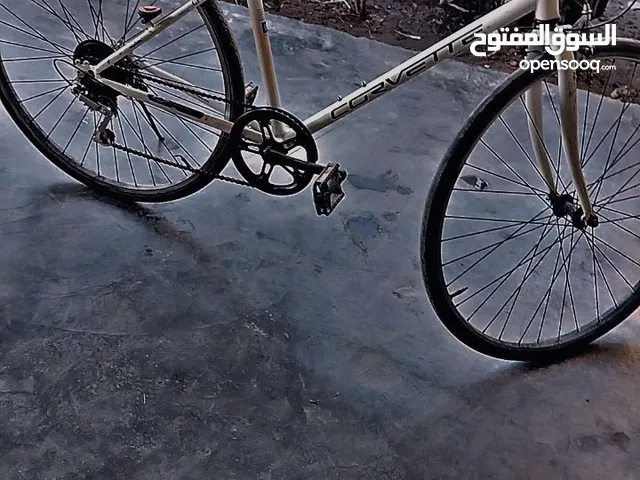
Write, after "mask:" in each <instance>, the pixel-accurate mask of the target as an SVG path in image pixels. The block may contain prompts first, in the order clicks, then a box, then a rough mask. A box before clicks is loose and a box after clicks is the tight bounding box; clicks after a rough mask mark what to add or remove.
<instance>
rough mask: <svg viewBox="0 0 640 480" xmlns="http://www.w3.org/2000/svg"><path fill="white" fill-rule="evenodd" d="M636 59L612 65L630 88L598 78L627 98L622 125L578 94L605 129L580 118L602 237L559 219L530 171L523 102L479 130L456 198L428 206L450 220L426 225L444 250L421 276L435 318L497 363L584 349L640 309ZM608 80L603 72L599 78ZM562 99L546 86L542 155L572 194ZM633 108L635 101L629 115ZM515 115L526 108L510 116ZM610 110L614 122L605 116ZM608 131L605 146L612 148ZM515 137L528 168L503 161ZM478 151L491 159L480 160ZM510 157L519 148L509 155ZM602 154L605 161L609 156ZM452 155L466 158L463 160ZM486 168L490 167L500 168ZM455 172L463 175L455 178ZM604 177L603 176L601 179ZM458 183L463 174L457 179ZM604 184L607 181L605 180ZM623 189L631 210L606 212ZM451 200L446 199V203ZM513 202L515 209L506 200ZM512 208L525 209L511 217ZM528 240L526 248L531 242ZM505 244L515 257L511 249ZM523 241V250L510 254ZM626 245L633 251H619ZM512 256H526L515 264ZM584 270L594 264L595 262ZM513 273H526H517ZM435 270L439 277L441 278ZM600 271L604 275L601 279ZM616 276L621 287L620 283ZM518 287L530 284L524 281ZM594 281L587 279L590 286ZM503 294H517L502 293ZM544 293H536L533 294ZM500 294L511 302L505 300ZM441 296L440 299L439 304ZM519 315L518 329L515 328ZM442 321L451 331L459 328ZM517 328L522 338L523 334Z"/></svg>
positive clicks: (586, 94)
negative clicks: (581, 344)
mask: <svg viewBox="0 0 640 480" xmlns="http://www.w3.org/2000/svg"><path fill="white" fill-rule="evenodd" d="M636 51H637V48H636ZM606 57H607V55H606V54H604V53H602V54H598V57H597V58H600V59H601V60H603V61H604V60H605V58H606ZM594 58H595V57H594ZM639 60H640V58H639V57H638V56H637V55H635V54H634V55H626V58H617V59H616V60H615V65H616V67H617V69H618V70H617V71H618V72H620V71H621V70H626V71H628V75H627V77H626V79H627V81H626V82H625V84H624V85H621V84H618V85H614V84H612V83H607V81H606V80H600V85H601V86H602V87H603V88H605V89H606V93H607V94H608V95H611V93H612V92H613V95H614V96H617V97H618V99H619V100H625V101H621V102H620V107H619V109H620V111H621V112H622V113H623V115H619V116H617V117H616V119H615V120H614V121H611V120H612V119H611V118H609V117H611V111H612V110H611V106H610V105H608V103H609V102H610V101H607V104H606V107H607V108H603V106H602V105H603V104H604V103H605V102H604V101H603V102H602V103H600V102H598V101H595V102H594V99H593V92H592V91H589V90H587V91H583V92H582V93H581V101H580V103H579V105H580V109H579V112H580V115H581V116H583V117H585V118H586V120H590V119H594V118H595V119H600V120H603V119H604V120H607V121H609V125H607V127H606V128H604V129H602V132H601V134H600V135H598V132H600V130H599V129H598V128H597V127H596V128H594V129H592V128H591V127H592V126H593V122H589V121H587V122H584V120H583V122H581V125H580V126H579V130H580V148H581V150H582V151H583V152H586V155H585V156H584V157H583V158H584V162H585V164H586V165H585V173H586V177H587V181H588V183H589V185H590V192H591V193H592V195H593V196H594V197H595V199H596V201H595V202H594V203H595V205H596V212H598V213H599V215H601V220H602V224H601V225H600V226H599V227H597V228H595V229H592V228H587V230H585V231H579V230H576V229H575V228H573V227H572V226H571V227H569V226H567V223H568V222H567V221H566V219H565V218H558V217H556V216H555V215H553V213H552V212H551V210H550V207H549V206H548V203H547V202H545V201H544V197H545V195H546V193H547V192H546V191H545V189H544V188H543V187H544V184H543V183H542V179H541V176H540V174H539V172H538V171H536V169H534V168H533V167H532V166H531V164H529V160H531V161H532V162H535V157H534V155H533V151H532V149H531V147H530V143H531V142H530V141H528V134H527V125H526V122H527V118H528V116H529V115H530V113H527V109H526V105H525V104H524V101H523V100H520V98H518V97H516V100H514V102H512V103H511V104H510V105H509V106H508V107H506V108H505V110H504V111H502V113H501V115H500V116H499V117H497V119H496V120H495V121H494V123H493V124H491V125H489V126H488V127H487V128H486V129H485V130H484V131H483V132H482V135H481V139H480V140H479V141H478V142H477V143H476V144H475V145H473V146H471V151H470V154H469V155H468V156H466V157H465V155H464V154H462V157H463V159H464V160H463V161H464V164H463V165H462V168H461V171H460V173H459V175H458V176H457V180H456V182H455V190H453V191H451V188H452V185H450V184H449V185H447V187H446V189H445V190H448V193H446V194H444V193H442V191H441V193H440V196H441V197H442V198H431V201H432V203H434V204H437V205H438V206H437V207H436V206H434V207H432V209H431V210H430V213H429V215H431V216H434V218H435V217H437V216H438V212H436V209H438V208H439V207H441V206H442V204H444V205H446V208H447V217H446V218H445V219H438V220H436V222H440V221H441V222H442V227H441V229H440V228H436V227H433V225H434V223H433V222H429V225H431V226H432V227H433V230H437V234H438V235H439V238H440V240H441V247H440V245H438V246H437V247H436V251H437V253H434V254H430V253H429V252H428V251H426V252H425V269H429V263H431V264H433V262H434V261H436V263H437V265H438V267H437V269H433V268H431V269H430V272H431V273H426V274H425V275H426V278H425V279H426V280H427V284H428V287H429V288H430V294H431V297H432V300H433V301H434V305H436V306H437V310H439V311H438V313H439V314H440V315H441V316H442V317H449V318H451V315H453V318H455V320H454V321H455V322H456V323H457V324H458V325H464V327H463V329H464V330H465V331H466V332H467V333H466V334H465V333H460V331H459V329H458V332H457V333H458V336H459V338H460V337H461V336H463V337H464V336H466V338H468V335H469V333H471V335H473V336H474V337H476V339H478V340H480V342H483V343H484V344H485V345H487V346H489V345H490V347H487V348H486V349H485V350H492V351H493V353H494V354H495V351H496V350H495V349H496V348H497V349H501V350H502V352H501V353H500V355H501V356H505V357H512V356H514V355H515V356H518V355H517V354H516V353H517V352H527V351H528V352H529V353H531V351H533V350H538V351H548V350H549V349H559V348H562V347H566V346H568V345H569V344H572V343H575V342H576V341H579V340H581V339H588V338H589V337H590V336H591V337H593V336H594V335H595V336H598V332H599V331H600V330H602V328H604V326H605V325H607V324H611V323H612V322H616V321H617V320H619V319H621V318H624V317H625V316H627V315H628V314H630V313H632V311H633V308H634V306H635V305H636V304H637V302H638V295H637V294H636V291H637V287H638V286H639V285H638V284H637V279H638V278H640V262H638V261H636V260H635V258H638V257H634V255H633V254H631V255H630V254H629V250H630V249H629V246H628V245H629V244H630V243H631V242H630V239H631V240H633V241H634V242H637V241H638V240H640V236H639V235H638V233H636V232H637V230H638V229H639V228H640V225H637V221H638V217H637V216H636V215H635V214H631V213H630V212H634V211H638V210H637V206H639V205H638V198H640V190H639V189H637V188H636V187H635V184H636V183H637V182H633V180H638V179H640V173H638V172H640V167H639V166H638V165H637V164H636V162H634V161H633V158H634V157H633V156H634V152H636V153H635V155H637V152H638V149H639V148H640V145H638V143H640V127H639V128H637V129H636V128H635V125H636V124H637V122H635V124H633V126H630V122H633V119H634V118H636V119H637V118H640V113H639V112H640V106H639V105H637V103H640V102H639V99H638V97H639V96H638V90H637V89H638V87H640V81H639V80H640V79H639V78H638V77H639V76H640V72H638V68H637V62H638V61H639ZM623 62H627V64H629V62H632V64H633V65H632V66H623V65H622V63H623ZM608 63H611V62H608ZM604 75H605V76H606V73H604ZM602 76H603V73H602V72H601V73H600V77H601V78H602ZM609 78H611V75H609ZM589 80H593V78H591V79H589V78H583V79H582V84H583V86H585V87H586V86H587V83H588V81H589ZM627 84H628V85H629V86H631V87H633V90H629V91H627V92H626V93H625V91H624V87H625V86H626V85H627ZM591 85H593V82H591ZM554 89H555V87H554V86H553V85H552V84H551V83H550V82H548V81H547V82H545V83H544V84H543V96H544V99H543V102H544V104H545V105H546V106H548V105H551V108H548V109H546V110H545V117H544V118H545V132H544V135H545V140H546V142H545V144H546V146H547V148H546V150H547V152H548V154H549V156H550V158H551V159H552V163H553V165H554V170H556V171H560V177H561V181H560V182H559V184H561V185H560V190H563V188H562V187H563V186H562V183H564V184H565V185H569V181H568V180H569V177H568V168H567V166H566V163H564V162H565V160H564V158H565V157H564V152H562V146H561V145H560V141H559V137H560V134H559V129H558V130H557V132H553V131H551V129H552V128H554V127H556V128H557V125H558V123H557V118H558V117H557V115H558V103H557V97H556V95H557V94H556V93H554ZM616 90H617V91H616ZM519 93H522V92H519ZM624 95H626V97H625V98H623V97H624ZM588 99H591V100H588ZM629 100H631V101H632V102H634V103H632V104H631V105H629V103H630V102H629ZM554 105H555V107H554ZM514 106H515V107H518V108H517V109H514ZM496 109H498V107H496ZM518 111H519V114H518ZM605 111H606V112H608V113H607V114H606V115H605V114H604V112H605ZM585 112H586V113H585ZM585 115H586V116H585ZM629 119H631V120H629ZM585 125H586V126H585ZM496 127H497V128H496ZM554 129H555V128H554ZM518 132H519V133H518ZM606 132H608V138H609V141H607V140H606V138H607V134H606ZM554 135H555V137H554ZM549 137H551V138H549ZM514 138H518V139H519V140H520V141H519V145H518V144H517V143H516V145H515V149H516V150H519V151H520V156H521V157H524V158H525V160H524V161H519V162H515V161H513V160H512V159H511V158H508V157H506V158H505V155H504V154H503V153H502V152H504V151H505V150H506V149H507V148H506V147H507V144H508V142H510V141H511V142H513V141H514ZM554 139H555V141H554ZM460 140H461V141H463V142H466V143H467V144H469V143H473V142H471V141H470V139H469V138H461V139H460ZM550 140H551V141H550ZM514 143H515V142H514ZM496 144H497V145H498V146H497V147H496V146H495V145H496ZM465 148H466V147H465ZM479 149H482V150H483V151H484V153H480V154H479V153H477V152H479ZM513 149H514V148H513V145H512V149H511V150H513ZM525 152H526V153H528V157H529V158H527V155H525ZM558 152H560V153H558ZM601 152H605V153H606V155H601V154H600V153H601ZM456 153H457V155H458V158H460V155H461V153H460V150H458V151H457V152H456ZM618 154H619V155H618ZM616 156H618V157H619V158H616ZM636 158H637V157H636ZM559 159H561V161H560V162H558V160H559ZM527 164H529V166H530V168H529V171H528V172H526V173H523V172H522V170H520V171H518V169H517V168H515V167H518V166H527ZM496 165H498V166H499V168H496ZM488 166H493V169H492V170H491V169H489V168H488ZM510 167H511V168H510ZM459 168H460V165H458V166H453V167H451V168H450V169H449V170H450V171H452V170H456V169H459ZM603 171H606V172H607V173H605V174H604V175H603V174H602V173H603ZM453 175H455V173H452V174H450V175H449V177H452V176H453ZM634 175H635V176H634ZM446 177H447V175H446V174H443V175H442V177H441V178H442V179H443V181H447V182H449V183H451V180H446ZM598 179H603V180H604V181H600V182H598V181H597V180H598ZM536 180H537V181H536ZM613 180H616V184H614V185H613V187H614V188H612V186H611V185H612V184H613V182H612V181H613ZM625 182H626V185H624V184H625ZM623 185H624V186H623ZM616 186H617V187H620V186H623V188H622V189H621V193H622V194H623V195H622V196H624V197H626V198H624V199H622V200H623V201H624V202H626V206H624V207H618V206H612V204H611V203H607V202H615V201H616V199H617V201H618V203H620V204H622V205H625V203H623V201H622V200H620V197H621V195H614V194H615V193H617V190H618V188H617V187H616ZM572 190H573V189H572V188H569V193H573V192H572ZM498 195H499V196H500V197H501V201H495V200H494V201H491V202H488V201H487V199H488V197H490V196H494V197H496V196H498ZM437 196H438V195H436V197H437ZM443 196H447V198H446V199H444V198H443ZM574 197H575V194H574ZM505 198H507V199H508V200H504V199H505ZM523 198H524V200H523ZM515 205H517V206H518V207H517V208H515V207H514V206H515ZM522 205H524V207H523V206H522ZM630 205H633V206H634V207H635V210H633V209H631V207H630ZM473 209H475V212H476V213H475V215H469V214H468V212H469V211H474V210H473ZM525 214H526V215H525ZM440 216H441V214H440ZM471 224H473V226H470V225H471ZM428 231H429V228H427V232H428ZM605 232H606V233H605ZM611 232H613V233H611ZM551 238H553V240H557V239H558V238H563V242H562V243H561V242H559V241H556V242H552V241H551V240H550V239H551ZM525 240H528V244H526V243H525ZM509 242H510V243H511V250H512V251H511V252H510V251H508V249H506V248H505V247H504V246H505V245H506V244H508V243H509ZM516 242H518V243H519V246H518V247H517V248H513V245H515V243H516ZM439 243H440V242H439ZM456 243H457V245H456ZM463 243H466V244H467V247H465V248H466V251H462V248H463V247H462V246H461V245H462V244H463ZM619 245H623V246H625V248H620V246H619ZM432 247H433V245H432ZM633 248H636V247H635V246H633ZM423 249H426V250H428V249H429V245H425V246H423ZM578 249H582V250H584V251H586V252H587V254H585V253H584V252H582V257H580V255H579V254H578V253H577V252H578ZM632 251H633V250H632ZM513 252H516V253H519V254H520V256H519V257H517V256H516V254H515V253H513ZM639 253H640V252H639ZM612 254H615V255H616V256H617V257H618V258H617V259H616V260H620V259H622V260H624V261H625V262H626V263H627V264H626V265H623V266H622V267H621V266H619V265H617V264H616V262H615V261H611V260H612V259H611V257H612ZM510 258H511V259H514V260H515V261H514V262H511V267H510V268H503V267H504V265H505V263H506V261H507V260H509V259H510ZM576 259H578V260H577V261H576ZM556 260H557V261H556ZM586 260H590V263H588V262H586ZM483 264H484V265H483ZM545 266H546V267H547V269H546V270H547V271H549V270H550V272H551V275H548V273H547V276H548V278H546V279H545V278H544V275H543V274H542V270H543V267H545ZM549 266H550V268H549ZM478 267H480V268H478ZM514 267H518V268H516V269H515V270H514V269H513V268H514ZM554 267H555V272H554V270H553V269H554ZM614 267H615V268H614ZM589 268H591V269H592V270H589ZM436 270H437V273H434V272H436ZM580 271H583V272H584V271H587V273H588V272H589V271H591V276H589V275H588V274H585V275H583V276H582V277H580V276H579V275H575V274H574V273H576V272H577V273H579V272H580ZM593 271H595V272H596V275H593ZM612 273H613V274H614V275H615V276H616V277H617V281H615V282H614V280H613V279H612ZM554 276H555V282H554V281H553V279H554ZM567 278H568V280H567ZM574 278H578V280H574ZM522 279H524V280H525V281H524V282H522V281H521V280H522ZM587 279H588V280H590V281H586V280H587ZM545 281H546V282H547V283H546V284H545V283H544V282H545ZM492 282H493V283H492ZM527 282H528V283H527ZM505 285H506V286H507V287H510V288H506V289H505V288H504V287H505ZM536 286H537V287H538V288H534V287H536ZM549 286H551V288H549ZM496 287H497V289H496ZM541 287H543V288H541ZM589 287H590V289H589ZM494 289H495V290H496V291H495V292H494ZM500 290H502V291H503V292H502V293H500V292H499V291H500ZM536 290H538V291H541V292H542V295H540V293H539V294H538V295H537V296H535V295H534V293H535V291H536ZM558 290H560V293H559V294H558ZM505 292H506V293H505ZM619 292H622V293H619ZM589 293H590V295H591V299H590V304H591V310H593V311H592V312H591V315H590V316H587V313H589V312H588V311H589V308H588V307H589V305H588V303H589V301H587V300H584V297H585V296H587V294H589ZM616 293H619V294H618V295H616ZM578 294H579V295H580V297H579V298H578V296H577V295H578ZM438 296H440V297H441V298H440V299H438V298H437V297H438ZM596 296H597V301H595V297H596ZM445 297H446V298H445ZM541 297H542V300H543V301H542V302H541V301H540V299H541ZM607 297H608V298H607ZM607 300H608V302H607ZM521 306H524V307H528V312H527V313H526V314H525V313H520V314H517V313H516V312H515V311H516V310H517V307H521ZM488 307H494V309H493V313H492V314H487V310H488ZM522 310H527V308H523V309H522ZM496 313H498V315H496ZM553 313H555V317H556V318H555V320H556V321H555V324H554V322H549V319H550V317H551V316H552V315H553ZM514 315H515V317H518V318H519V320H520V321H519V322H518V323H517V324H516V325H515V326H514V324H515V323H516V322H513V319H514ZM594 317H595V318H596V319H595V320H594ZM469 319H471V321H470V322H469ZM598 319H599V320H598ZM445 323H449V325H450V326H451V320H450V321H448V322H445ZM518 326H519V327H520V330H518V329H517V327H518ZM554 327H555V329H554ZM450 328H451V327H450ZM454 329H455V327H454ZM454 333H456V332H454ZM509 352H510V353H509Z"/></svg>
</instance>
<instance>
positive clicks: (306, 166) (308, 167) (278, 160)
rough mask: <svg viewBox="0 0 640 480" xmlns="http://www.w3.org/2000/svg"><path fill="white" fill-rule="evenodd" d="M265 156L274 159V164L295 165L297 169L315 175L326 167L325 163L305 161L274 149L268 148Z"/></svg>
mask: <svg viewBox="0 0 640 480" xmlns="http://www.w3.org/2000/svg"><path fill="white" fill-rule="evenodd" d="M265 158H266V159H268V160H271V159H273V160H274V161H273V162H272V163H274V164H277V165H285V166H287V167H293V168H295V169H296V170H302V171H305V172H313V173H314V174H315V175H320V174H321V173H322V172H323V171H324V169H325V165H319V164H317V163H309V162H305V161H303V160H298V159H297V158H294V157H290V156H289V155H284V154H282V153H279V152H274V151H268V150H267V151H266V152H265ZM270 163H271V162H270Z"/></svg>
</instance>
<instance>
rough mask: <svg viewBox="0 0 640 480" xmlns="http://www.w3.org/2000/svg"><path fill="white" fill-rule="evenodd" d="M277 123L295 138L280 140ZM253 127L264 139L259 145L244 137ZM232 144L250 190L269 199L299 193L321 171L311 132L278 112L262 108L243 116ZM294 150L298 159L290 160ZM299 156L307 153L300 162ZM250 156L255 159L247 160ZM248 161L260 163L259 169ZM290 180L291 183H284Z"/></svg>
mask: <svg viewBox="0 0 640 480" xmlns="http://www.w3.org/2000/svg"><path fill="white" fill-rule="evenodd" d="M275 122H279V123H281V124H282V125H284V126H285V127H288V128H289V129H291V131H292V132H293V136H291V137H290V138H287V140H284V141H281V140H278V139H277V138H276V136H275V135H274V129H273V125H274V123H275ZM251 124H257V125H258V126H259V132H260V133H261V135H262V141H261V142H260V143H256V142H252V141H250V140H248V139H247V138H245V137H244V136H243V132H244V130H245V128H246V127H248V126H249V125H251ZM230 144H231V145H233V146H234V148H235V151H234V153H233V155H232V159H233V163H234V165H235V167H236V169H237V170H238V172H239V173H240V175H242V177H243V178H244V179H245V180H247V181H248V182H249V183H250V184H251V186H253V187H255V188H257V189H259V190H261V191H263V192H265V193H268V194H270V195H277V196H287V195H294V194H296V193H299V192H301V191H302V190H304V189H305V188H306V187H307V186H308V185H309V184H310V183H311V181H312V180H313V176H314V175H315V174H317V173H319V171H321V170H322V168H319V166H317V165H315V164H316V163H317V162H318V147H317V145H316V141H315V139H314V138H313V135H312V134H311V132H310V131H309V129H308V128H307V127H306V126H305V125H304V124H303V123H302V122H301V121H300V120H298V119H297V118H296V117H295V116H293V115H291V114H290V113H288V112H286V111H284V110H282V109H279V108H275V107H260V108H254V109H252V110H249V111H248V112H246V113H244V114H243V115H242V116H240V118H238V119H237V120H236V122H235V123H234V125H233V128H232V130H231V133H230ZM294 149H295V150H296V152H295V153H296V157H295V158H294V157H292V156H289V152H291V151H292V150H294ZM300 152H304V157H302V158H300V155H298V154H299V153H300ZM249 156H253V157H254V158H252V159H249V158H246V157H249ZM305 157H306V158H305ZM248 160H253V162H252V163H257V164H258V165H256V166H257V168H256V167H254V168H252V167H251V166H250V165H249V163H248ZM255 160H257V162H256V161H255ZM274 172H277V174H279V175H278V176H279V177H281V178H282V182H280V181H278V183H276V179H274V176H275V175H274ZM283 177H284V178H283ZM287 178H288V182H287V181H285V179H287Z"/></svg>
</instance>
